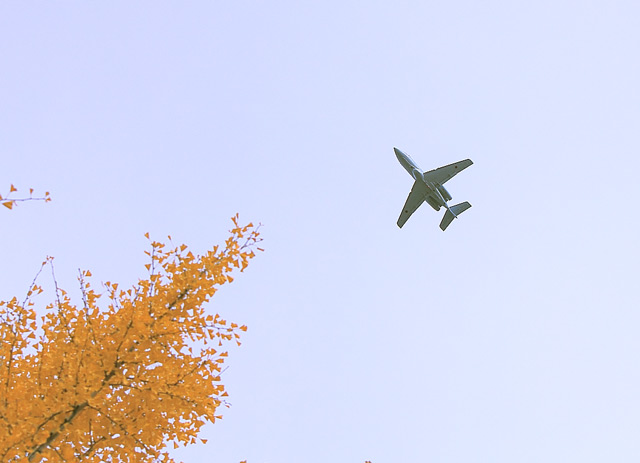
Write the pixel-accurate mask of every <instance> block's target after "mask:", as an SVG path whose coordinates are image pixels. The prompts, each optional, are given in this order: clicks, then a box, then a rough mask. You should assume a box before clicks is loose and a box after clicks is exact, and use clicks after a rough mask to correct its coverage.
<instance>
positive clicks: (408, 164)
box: [393, 148, 473, 231]
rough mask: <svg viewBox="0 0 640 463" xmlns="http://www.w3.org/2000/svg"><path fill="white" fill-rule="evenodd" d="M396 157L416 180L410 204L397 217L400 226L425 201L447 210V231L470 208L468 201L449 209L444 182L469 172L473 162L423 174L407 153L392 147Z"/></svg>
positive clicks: (432, 205) (409, 200)
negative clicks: (464, 171) (465, 170)
mask: <svg viewBox="0 0 640 463" xmlns="http://www.w3.org/2000/svg"><path fill="white" fill-rule="evenodd" d="M393 151H395V153H396V157H397V158H398V161H400V164H402V167H404V168H405V169H406V171H407V172H409V175H411V177H413V179H414V180H415V182H414V184H413V187H411V192H410V193H409V197H408V198H407V201H406V202H405V203H404V207H403V208H402V212H401V213H400V217H399V218H398V227H400V228H402V226H403V225H404V224H405V223H406V221H407V220H409V217H411V214H413V213H414V212H415V211H416V209H418V207H420V205H421V204H422V203H423V202H425V201H426V202H427V203H428V204H429V206H431V207H432V208H434V209H435V210H436V211H439V210H440V208H441V207H445V208H446V209H447V210H446V212H445V213H444V217H443V218H442V221H441V222H440V229H441V230H442V231H445V230H446V229H447V227H448V226H449V224H450V223H451V222H452V221H453V219H456V218H458V215H460V214H462V213H463V212H464V211H466V210H467V209H469V208H470V207H471V204H469V203H468V202H466V201H465V202H464V203H460V204H456V205H455V206H449V204H448V203H447V201H450V200H451V195H450V194H449V192H448V191H447V190H446V189H445V187H444V186H443V185H444V184H445V182H447V181H448V180H451V179H452V178H453V177H454V176H455V175H456V174H457V173H458V172H460V171H462V170H464V169H466V168H467V167H469V166H470V165H471V164H473V161H471V159H465V160H464V161H459V162H454V163H453V164H449V165H447V166H443V167H439V168H437V169H434V170H430V171H428V172H423V171H422V170H421V169H420V168H419V167H418V165H417V164H416V163H415V162H414V160H413V159H411V157H409V155H408V154H405V153H403V152H402V151H400V150H399V149H398V148H393Z"/></svg>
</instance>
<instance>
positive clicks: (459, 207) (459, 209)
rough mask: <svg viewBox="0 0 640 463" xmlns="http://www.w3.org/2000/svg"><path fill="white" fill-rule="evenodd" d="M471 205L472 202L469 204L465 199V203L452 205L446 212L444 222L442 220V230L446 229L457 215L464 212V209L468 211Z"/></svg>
mask: <svg viewBox="0 0 640 463" xmlns="http://www.w3.org/2000/svg"><path fill="white" fill-rule="evenodd" d="M470 207H471V204H469V203H468V202H467V201H465V202H464V203H460V204H456V205H455V206H451V207H450V208H449V209H447V211H446V212H445V213H444V217H443V218H442V222H440V229H441V230H442V231H445V230H446V229H447V227H448V226H449V224H450V223H451V222H452V221H453V219H455V218H456V217H457V216H459V215H460V214H462V213H463V212H464V211H466V210H467V209H469V208H470Z"/></svg>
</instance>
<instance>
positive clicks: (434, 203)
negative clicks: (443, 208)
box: [427, 196, 440, 211]
mask: <svg viewBox="0 0 640 463" xmlns="http://www.w3.org/2000/svg"><path fill="white" fill-rule="evenodd" d="M427 203H428V204H429V206H431V207H432V208H434V209H435V210H436V211H439V210H440V204H438V203H437V201H436V200H435V199H434V198H432V197H431V196H427Z"/></svg>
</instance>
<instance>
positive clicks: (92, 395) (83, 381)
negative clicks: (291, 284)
mask: <svg viewBox="0 0 640 463" xmlns="http://www.w3.org/2000/svg"><path fill="white" fill-rule="evenodd" d="M12 191H13V188H12ZM47 197H48V195H47ZM5 201H6V199H5ZM232 220H233V224H234V225H233V228H232V229H231V230H230V236H229V238H228V239H227V240H226V241H225V244H224V246H215V247H214V248H213V249H212V250H210V251H208V252H206V253H205V254H202V255H195V254H193V253H192V252H190V251H189V249H188V248H187V246H186V245H181V246H176V247H172V246H167V245H165V244H163V243H161V242H157V241H151V240H150V250H149V251H148V252H147V254H148V256H149V263H148V264H147V265H146V267H147V271H148V275H147V277H146V278H144V279H141V280H139V281H138V283H137V284H136V285H134V286H133V287H132V288H129V289H123V288H120V287H119V285H118V284H117V283H111V282H106V283H104V284H103V288H102V290H101V291H96V290H95V289H94V288H93V286H92V275H91V272H90V271H88V270H85V271H81V272H80V273H79V276H78V280H79V286H80V293H81V296H82V300H81V303H78V304H74V302H72V300H71V298H70V297H69V295H68V293H67V292H66V291H65V290H63V289H62V288H58V286H57V283H56V284H55V298H54V299H55V300H54V302H52V303H51V304H49V305H48V306H47V307H46V310H45V311H44V315H40V316H39V315H38V313H37V312H36V307H35V304H34V302H33V300H32V298H33V296H34V295H35V294H37V293H40V292H42V288H41V286H40V285H39V284H38V279H37V278H38V277H36V279H35V280H34V282H33V284H32V285H31V287H30V289H29V292H28V294H27V296H26V298H25V299H24V300H23V301H20V300H19V299H18V298H16V297H14V298H13V299H11V300H9V301H3V302H0V461H4V462H17V461H25V462H26V461H28V462H44V461H47V462H62V461H65V462H104V461H110V462H114V463H117V462H131V461H138V462H156V461H162V462H172V461H173V460H172V459H171V457H170V456H169V453H168V446H169V445H171V444H173V446H176V447H177V446H179V445H187V444H192V443H195V442H196V440H197V436H198V433H199V431H200V430H201V428H202V426H203V425H204V424H205V423H207V422H214V421H215V420H216V419H219V418H220V414H219V410H218V409H219V408H220V407H221V406H223V405H224V404H225V397H226V396H227V393H226V392H225V388H224V386H223V384H222V383H221V378H220V374H221V371H222V367H223V365H224V363H225V360H226V359H227V352H226V351H225V350H224V345H225V344H227V343H229V342H236V343H237V344H240V341H239V338H240V333H241V332H242V331H245V330H246V326H244V325H242V326H241V325H238V324H236V323H231V322H228V321H226V320H224V319H223V318H221V317H220V316H219V315H217V314H208V313H206V312H205V308H204V306H205V304H206V303H207V301H209V299H210V298H211V297H212V296H213V295H214V294H215V292H216V291H217V290H218V288H219V287H220V286H221V285H223V284H225V283H229V282H232V281H233V277H232V276H231V274H232V272H234V271H237V270H239V271H243V270H244V269H245V268H246V267H247V265H248V262H249V260H250V259H252V258H253V257H254V256H255V253H254V250H256V249H260V248H257V243H258V242H259V241H260V236H259V231H258V228H259V227H255V226H253V224H248V225H245V226H241V225H239V224H238V216H235V217H234V218H233V219H232ZM146 236H147V238H149V236H148V234H147V235H146ZM52 265H53V263H52V261H51V259H47V260H45V261H44V262H43V263H42V268H41V271H42V270H43V269H44V268H45V267H46V266H52ZM51 268H52V267H51ZM53 279H54V282H55V275H54V276H53ZM40 314H42V311H40Z"/></svg>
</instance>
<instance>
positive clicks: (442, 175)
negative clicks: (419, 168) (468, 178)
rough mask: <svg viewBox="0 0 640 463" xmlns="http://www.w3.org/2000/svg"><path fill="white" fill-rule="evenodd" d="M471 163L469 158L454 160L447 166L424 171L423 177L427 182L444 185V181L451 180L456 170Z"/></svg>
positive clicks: (460, 169) (464, 167)
mask: <svg viewBox="0 0 640 463" xmlns="http://www.w3.org/2000/svg"><path fill="white" fill-rule="evenodd" d="M471 164H473V161H472V160H471V159H465V160H464V161H458V162H454V163H453V164H449V165H448V166H443V167H438V168H437V169H433V170H430V171H429V172H425V173H424V179H425V180H426V181H427V182H435V183H438V184H440V185H444V183H445V182H447V181H449V180H451V179H452V178H453V177H454V176H455V175H456V174H457V173H458V172H461V171H463V170H464V169H466V168H467V167H469V166H470V165H471Z"/></svg>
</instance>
